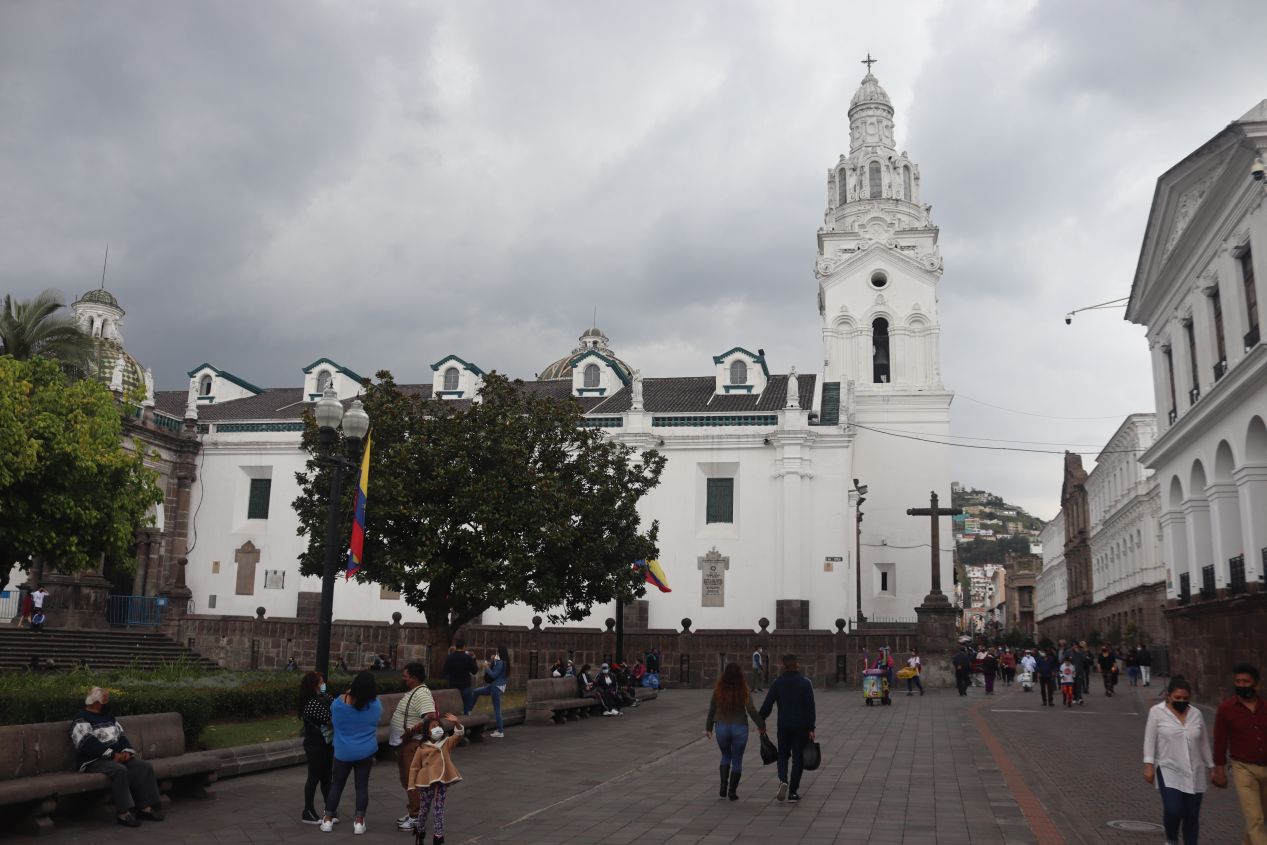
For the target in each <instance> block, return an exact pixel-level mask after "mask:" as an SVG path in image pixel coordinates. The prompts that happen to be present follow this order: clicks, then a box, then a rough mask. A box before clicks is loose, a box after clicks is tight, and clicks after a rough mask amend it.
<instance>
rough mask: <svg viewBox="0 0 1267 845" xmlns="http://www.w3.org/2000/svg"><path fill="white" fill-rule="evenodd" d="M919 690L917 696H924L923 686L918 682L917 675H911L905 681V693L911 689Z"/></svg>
mask: <svg viewBox="0 0 1267 845" xmlns="http://www.w3.org/2000/svg"><path fill="white" fill-rule="evenodd" d="M916 688H917V689H919V694H920V695H923V694H924V685H923V684H922V683H921V682H920V679H919V675H912V676H911V677H909V678H907V679H906V691H907V692H908V693H909V692H911V691H912V690H913V689H916Z"/></svg>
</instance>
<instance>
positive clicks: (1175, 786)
mask: <svg viewBox="0 0 1267 845" xmlns="http://www.w3.org/2000/svg"><path fill="white" fill-rule="evenodd" d="M1213 770H1214V757H1213V755H1212V754H1211V753H1210V737H1209V735H1208V734H1207V733H1206V730H1205V718H1204V717H1203V716H1202V715H1201V711H1200V710H1198V709H1196V708H1195V707H1193V706H1192V688H1191V687H1189V686H1188V682H1187V681H1185V680H1184V679H1183V677H1182V676H1180V675H1176V676H1175V677H1173V678H1171V679H1170V685H1169V686H1167V687H1166V700H1165V701H1163V702H1162V703H1161V704H1158V705H1155V706H1154V707H1153V708H1152V709H1151V710H1149V711H1148V725H1147V727H1145V728H1144V780H1145V781H1147V782H1148V783H1156V784H1157V789H1158V791H1159V792H1160V793H1161V807H1162V823H1163V825H1164V826H1165V828H1166V843H1167V845H1178V842H1179V828H1180V827H1181V826H1182V828H1183V842H1184V845H1197V832H1198V829H1199V824H1200V821H1199V820H1200V816H1201V798H1202V796H1203V795H1204V794H1205V784H1206V781H1207V780H1208V779H1209V777H1210V773H1211V772H1212V771H1213Z"/></svg>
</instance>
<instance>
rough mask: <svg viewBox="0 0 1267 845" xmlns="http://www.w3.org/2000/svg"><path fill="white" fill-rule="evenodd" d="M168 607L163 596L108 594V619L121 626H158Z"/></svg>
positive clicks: (112, 623) (111, 622)
mask: <svg viewBox="0 0 1267 845" xmlns="http://www.w3.org/2000/svg"><path fill="white" fill-rule="evenodd" d="M166 609H167V599H166V598H163V597H162V596H106V620H107V621H108V622H109V623H110V624H111V625H114V626H116V627H120V628H157V627H158V625H159V624H160V623H161V622H162V621H163V611H164V610H166Z"/></svg>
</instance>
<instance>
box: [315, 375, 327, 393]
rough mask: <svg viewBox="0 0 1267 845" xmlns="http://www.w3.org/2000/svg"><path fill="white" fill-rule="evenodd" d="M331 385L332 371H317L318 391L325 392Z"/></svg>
mask: <svg viewBox="0 0 1267 845" xmlns="http://www.w3.org/2000/svg"><path fill="white" fill-rule="evenodd" d="M329 386H330V371H329V370H322V371H321V372H319V373H317V392H318V393H325V392H326V388H327V387H329Z"/></svg>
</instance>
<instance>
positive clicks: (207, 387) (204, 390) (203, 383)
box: [198, 376, 211, 396]
mask: <svg viewBox="0 0 1267 845" xmlns="http://www.w3.org/2000/svg"><path fill="white" fill-rule="evenodd" d="M198 395H199V396H210V395H211V376H203V377H202V379H201V380H200V381H199V382H198Z"/></svg>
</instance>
